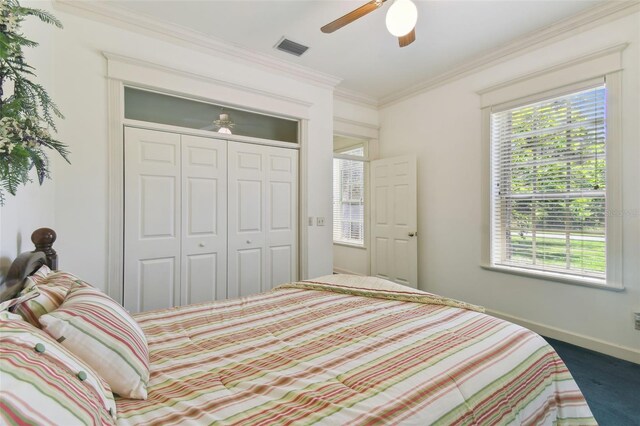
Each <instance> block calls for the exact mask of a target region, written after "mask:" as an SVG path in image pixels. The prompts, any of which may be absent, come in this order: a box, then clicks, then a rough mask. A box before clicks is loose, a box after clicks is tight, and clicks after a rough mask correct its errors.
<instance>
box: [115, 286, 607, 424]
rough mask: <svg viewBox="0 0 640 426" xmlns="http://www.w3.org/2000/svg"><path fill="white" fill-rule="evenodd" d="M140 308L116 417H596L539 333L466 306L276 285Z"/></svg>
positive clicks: (141, 420) (272, 420)
mask: <svg viewBox="0 0 640 426" xmlns="http://www.w3.org/2000/svg"><path fill="white" fill-rule="evenodd" d="M136 319H137V320H138V321H139V323H140V325H141V327H142V329H143V330H144V332H145V334H146V335H147V339H148V341H149V352H150V361H151V381H150V386H149V392H148V393H149V397H148V399H147V400H146V401H140V400H131V399H118V400H117V408H118V423H119V424H120V425H134V424H136V425H143V424H158V425H160V424H162V425H172V424H176V425H177V424H180V425H187V424H193V425H205V424H212V423H215V424H221V425H227V424H234V425H254V424H259V425H280V424H300V425H307V424H320V425H364V424H367V425H381V424H406V425H416V426H424V425H429V424H440V425H467V424H468V425H471V424H474V425H484V424H571V425H573V424H580V425H587V424H595V421H594V419H593V418H592V416H591V412H590V410H589V408H588V406H587V404H586V402H585V400H584V398H583V396H582V394H581V393H580V390H579V389H578V387H577V385H576V383H575V382H574V381H573V379H572V377H571V375H570V374H569V372H568V370H567V368H566V367H565V365H564V363H563V362H562V361H561V360H560V359H559V357H558V356H557V354H556V353H555V352H554V351H553V349H552V348H551V347H550V346H548V345H547V344H546V342H545V341H544V340H543V339H542V338H541V337H539V336H538V335H537V334H535V333H533V332H531V331H528V330H526V329H524V328H522V327H519V326H517V325H514V324H511V323H509V322H505V321H502V320H500V319H497V318H494V317H491V316H488V315H485V314H483V313H480V312H477V311H474V310H470V309H463V308H460V307H452V306H447V305H446V304H434V303H424V302H422V303H417V302H410V301H404V300H393V299H392V298H388V297H387V298H384V299H383V298H377V297H371V294H368V295H367V296H362V295H352V294H345V292H344V291H340V292H335V291H324V290H318V289H309V288H281V289H277V290H274V291H271V292H267V293H262V294H259V295H255V296H251V297H247V298H243V299H236V300H229V301H221V302H214V303H209V304H201V305H191V306H186V307H180V308H174V309H169V310H163V311H155V312H147V313H142V314H138V315H136Z"/></svg>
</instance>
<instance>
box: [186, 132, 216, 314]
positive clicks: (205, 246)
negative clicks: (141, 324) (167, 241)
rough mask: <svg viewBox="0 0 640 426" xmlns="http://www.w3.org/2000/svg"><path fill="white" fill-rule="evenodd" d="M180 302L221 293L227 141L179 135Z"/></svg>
mask: <svg viewBox="0 0 640 426" xmlns="http://www.w3.org/2000/svg"><path fill="white" fill-rule="evenodd" d="M181 139H182V179H181V180H182V214H181V216H182V250H181V253H182V259H181V260H182V261H181V268H180V269H181V280H180V282H181V299H180V304H181V305H187V304H191V303H201V302H207V301H211V300H215V299H226V297H227V142H226V141H224V140H217V139H211V138H203V137H197V136H188V135H182V136H181Z"/></svg>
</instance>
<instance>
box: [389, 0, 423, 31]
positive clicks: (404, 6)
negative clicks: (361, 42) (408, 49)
mask: <svg viewBox="0 0 640 426" xmlns="http://www.w3.org/2000/svg"><path fill="white" fill-rule="evenodd" d="M416 22H418V8H417V7H416V5H415V4H414V3H413V2H412V1H411V0H396V1H395V2H393V4H392V5H391V7H389V10H388V11H387V17H386V24H387V30H389V32H390V33H391V34H392V35H393V36H395V37H402V36H404V35H407V34H409V33H410V32H411V30H412V29H413V28H414V27H415V26H416Z"/></svg>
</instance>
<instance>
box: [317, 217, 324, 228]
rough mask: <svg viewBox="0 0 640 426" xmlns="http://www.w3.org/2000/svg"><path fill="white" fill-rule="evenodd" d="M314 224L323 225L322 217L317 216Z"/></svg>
mask: <svg viewBox="0 0 640 426" xmlns="http://www.w3.org/2000/svg"><path fill="white" fill-rule="evenodd" d="M316 225H318V226H324V217H317V218H316Z"/></svg>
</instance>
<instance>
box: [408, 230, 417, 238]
mask: <svg viewBox="0 0 640 426" xmlns="http://www.w3.org/2000/svg"><path fill="white" fill-rule="evenodd" d="M409 236H410V237H417V236H418V231H416V232H409Z"/></svg>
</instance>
